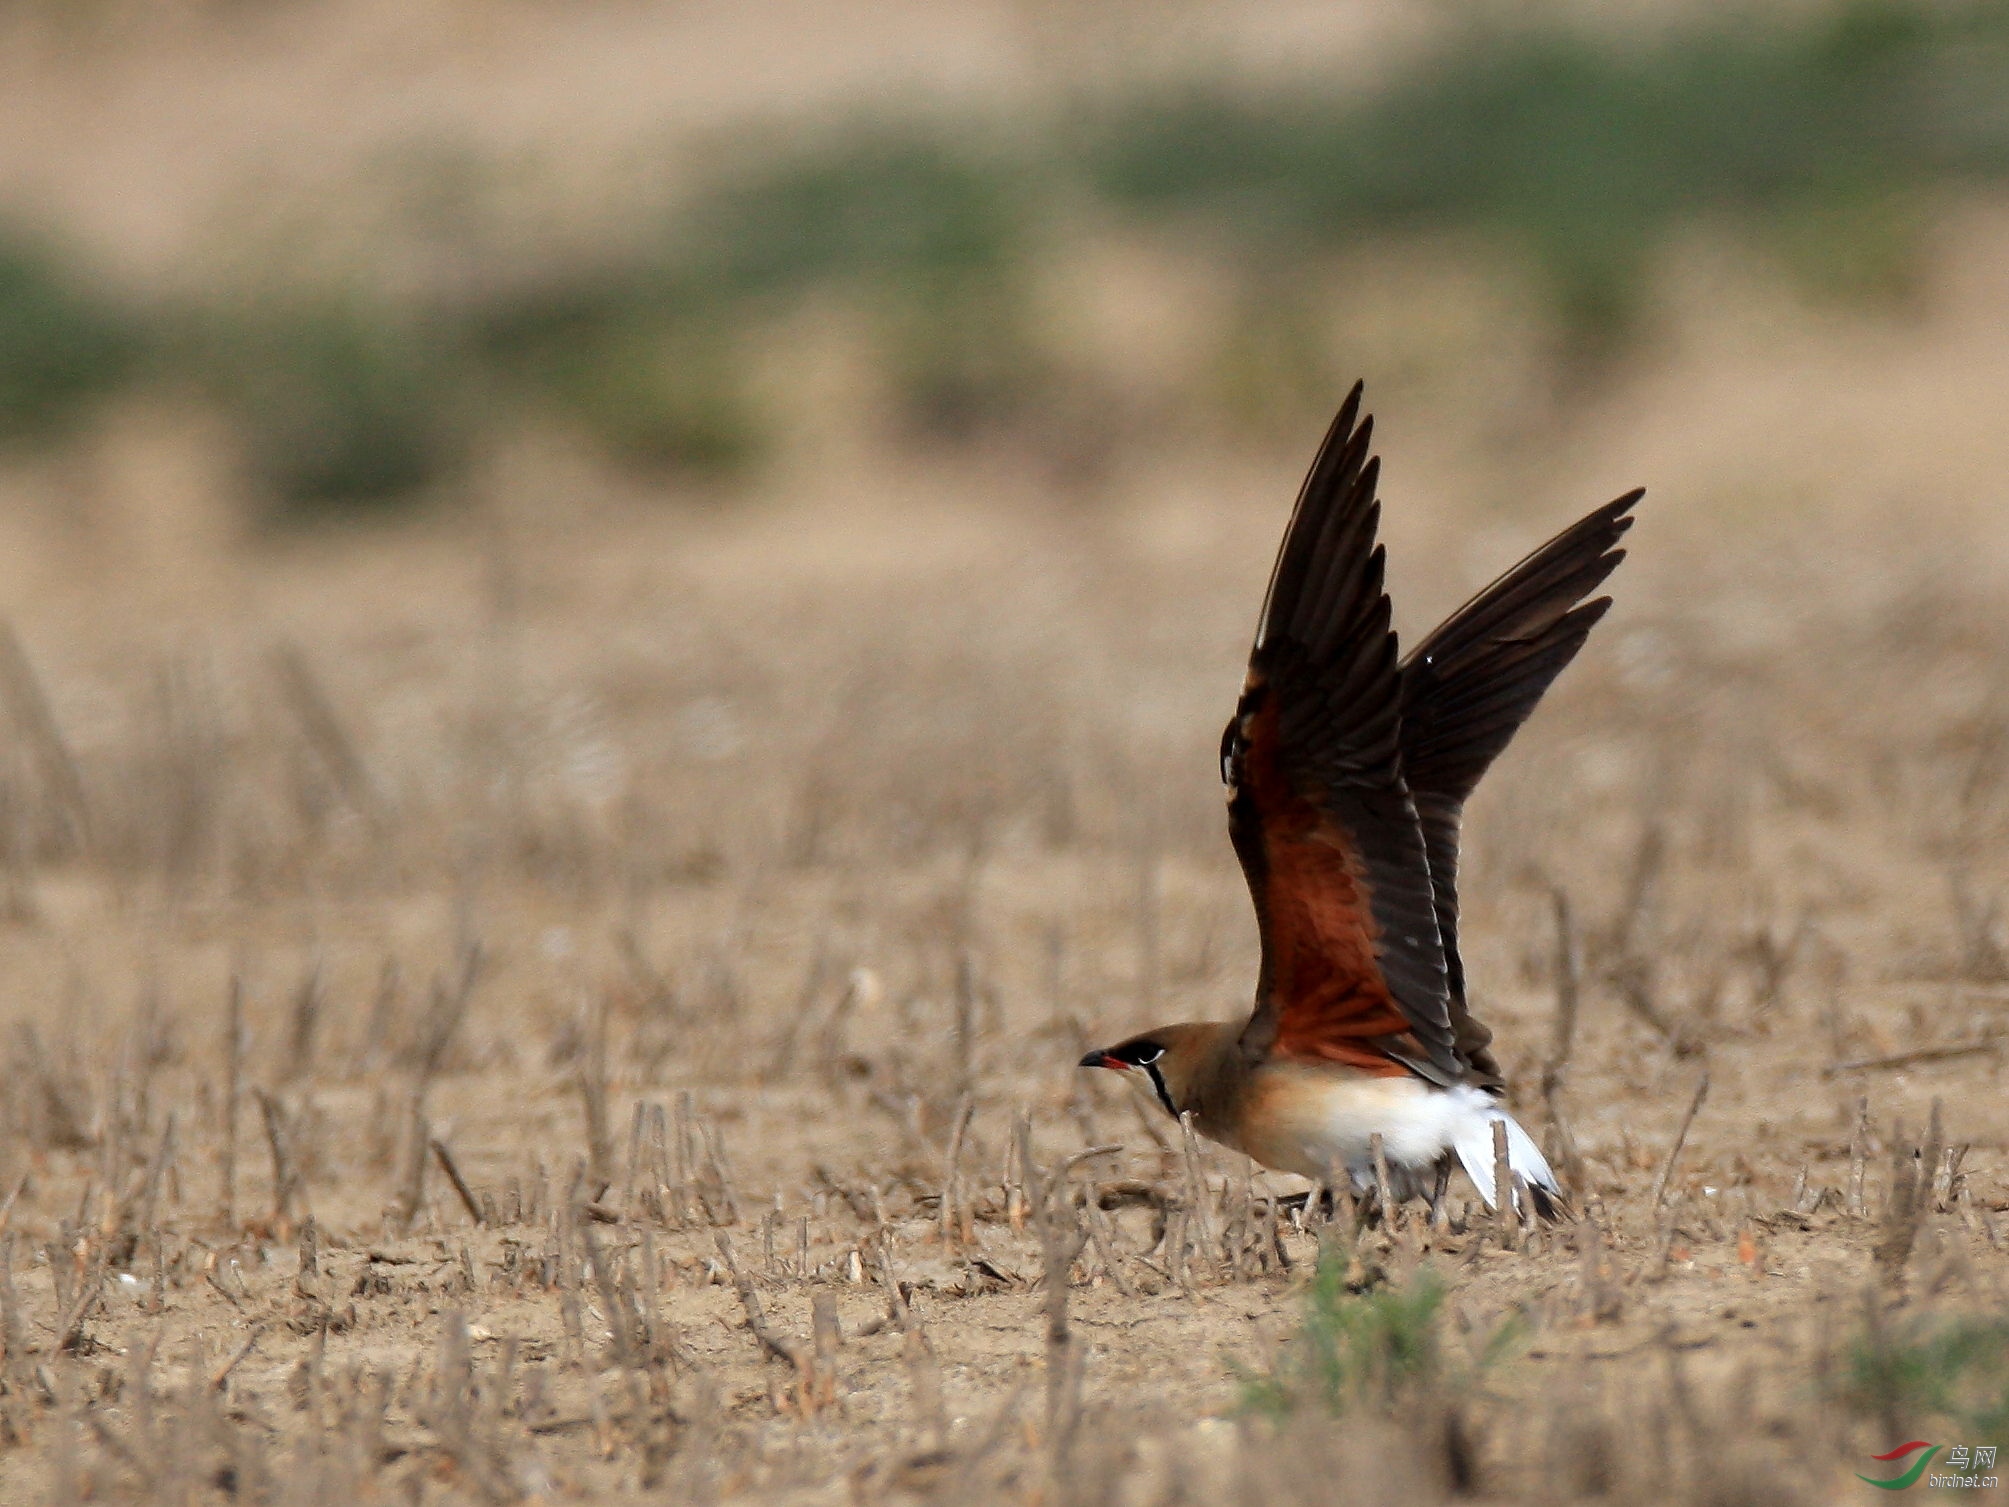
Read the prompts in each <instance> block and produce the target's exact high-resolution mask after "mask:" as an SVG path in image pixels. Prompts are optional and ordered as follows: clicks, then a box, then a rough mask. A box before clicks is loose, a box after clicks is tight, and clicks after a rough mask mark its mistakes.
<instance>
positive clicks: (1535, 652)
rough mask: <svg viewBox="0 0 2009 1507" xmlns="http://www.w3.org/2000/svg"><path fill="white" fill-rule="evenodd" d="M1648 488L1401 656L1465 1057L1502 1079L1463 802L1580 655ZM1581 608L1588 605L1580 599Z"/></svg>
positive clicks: (1405, 763)
mask: <svg viewBox="0 0 2009 1507" xmlns="http://www.w3.org/2000/svg"><path fill="white" fill-rule="evenodd" d="M1643 495H1645V494H1644V493H1643V492H1639V491H1633V492H1628V493H1626V494H1625V496H1623V497H1620V498H1618V499H1617V500H1616V501H1613V502H1609V503H1606V504H1605V505H1604V506H1603V507H1601V508H1599V509H1598V510H1597V511H1596V512H1594V513H1591V514H1589V515H1588V516H1586V517H1584V518H1582V519H1580V520H1579V521H1578V522H1576V523H1574V524H1572V525H1571V526H1570V527H1569V528H1566V529H1564V530H1563V531H1562V532H1561V533H1560V534H1558V535H1556V537H1555V538H1553V539H1551V540H1549V542H1548V543H1546V544H1544V545H1543V546H1542V547H1541V548H1540V549H1537V550H1536V551H1535V552H1534V553H1533V554H1531V555H1529V556H1528V557H1527V558H1526V559H1524V560H1522V561H1521V562H1520V564H1518V565H1516V566H1515V567H1514V568H1513V569H1512V570H1509V571H1508V572H1506V574H1504V575H1502V576H1501V577H1500V578H1499V579H1498V580H1497V581H1495V582H1493V584H1492V585H1490V586H1488V587H1487V588H1486V589H1485V590H1483V591H1481V592H1480V593H1479V594H1478V595H1476V596H1474V597H1473V598H1472V599H1471V600H1470V601H1469V602H1467V603H1466V604H1465V605H1464V606H1463V607H1460V608H1459V609H1458V610H1457V611H1456V612H1454V613H1452V614H1451V616H1450V617H1448V618H1446V619H1445V620H1444V622H1443V623H1442V624H1441V625H1440V626H1439V627H1438V628H1437V630H1436V631H1435V632H1433V633H1432V634H1431V635H1430V636H1429V637H1428V638H1426V639H1424V640H1423V642H1422V643H1420V644H1418V645H1417V646H1416V648H1415V649H1413V650H1411V651H1410V653H1409V655H1408V657H1407V658H1405V659H1404V660H1403V661H1402V665H1401V669H1400V672H1399V673H1400V677H1401V698H1400V709H1401V727H1402V732H1401V745H1402V748H1401V753H1402V772H1403V777H1404V779H1405V780H1406V781H1407V783H1408V786H1409V790H1410V794H1411V796H1412V798H1413V799H1414V800H1415V803H1416V811H1417V815H1418V817H1419V818H1420V819H1421V821H1422V826H1423V841H1424V846H1425V849H1426V851H1427V855H1428V859H1429V868H1430V883H1431V890H1432V893H1433V897H1434V899H1435V903H1436V912H1437V931H1438V935H1439V937H1440V938H1441V939H1442V942H1443V948H1444V964H1445V970H1446V973H1447V976H1448V983H1449V993H1450V1014H1451V1025H1452V1030H1453V1033H1454V1036H1455V1048H1456V1051H1457V1054H1458V1056H1459V1057H1460V1058H1461V1059H1463V1060H1464V1061H1465V1063H1466V1064H1467V1066H1468V1067H1469V1068H1470V1069H1471V1071H1472V1073H1473V1076H1475V1077H1476V1078H1478V1079H1480V1080H1491V1081H1495V1082H1497V1081H1498V1078H1499V1068H1498V1065H1497V1064H1496V1063H1495V1062H1494V1061H1493V1058H1492V1054H1491V1052H1490V1051H1488V1049H1487V1048H1488V1044H1489V1043H1490V1042H1491V1041H1492V1032H1490V1031H1488V1030H1487V1029H1486V1028H1485V1027H1484V1026H1483V1025H1481V1024H1479V1022H1477V1021H1476V1020H1474V1019H1473V1018H1472V1016H1471V1013H1470V1011H1468V1010H1467V1009H1466V1006H1465V970H1464V965H1463V963H1462V962H1461V960H1460V959H1459V956H1458V835H1459V826H1460V823H1461V822H1462V820H1463V817H1464V811H1465V800H1466V798H1467V797H1468V796H1470V795H1471V793H1472V790H1473V788H1474V787H1475V786H1476V785H1477V784H1478V783H1479V777H1480V776H1481V775H1483V774H1484V773H1485V772H1486V769H1487V766H1489V765H1490V764H1491V763H1492V762H1493V760H1494V759H1496V758H1498V757H1499V756H1500V753H1501V752H1502V751H1503V750H1504V749H1505V748H1506V746H1507V744H1508V743H1509V742H1510V741H1512V739H1513V736H1514V734H1515V732H1517V731H1518V730H1519V729H1520V726H1521V724H1522V723H1523V722H1525V721H1526V720H1527V718H1528V714H1529V713H1530V712H1532V711H1534V709H1535V705H1536V703H1537V702H1539V701H1540V700H1541V699H1542V694H1543V693H1544V692H1545V691H1547V690H1548V688H1549V686H1550V684H1551V683H1552V682H1553V681H1554V680H1555V678H1556V676H1558V675H1560V674H1561V673H1562V671H1563V667H1564V666H1565V665H1567V664H1568V663H1569V662H1570V661H1571V660H1572V659H1574V658H1575V657H1576V653H1577V650H1579V649H1581V648H1582V647H1583V644H1584V639H1585V638H1587V637H1588V636H1589V634H1590V630H1591V629H1592V628H1593V627H1595V626H1596V625H1597V621H1598V619H1599V618H1601V617H1603V616H1604V614H1605V610H1606V609H1607V608H1608V607H1610V606H1611V598H1610V597H1599V598H1598V599H1597V600H1595V601H1591V602H1585V601H1584V598H1585V597H1586V596H1589V595H1590V593H1591V592H1593V591H1595V590H1596V589H1597V588H1598V587H1599V586H1601V585H1602V584H1603V583H1604V580H1605V578H1606V577H1607V576H1609V575H1610V574H1611V573H1612V571H1613V570H1615V569H1617V567H1618V562H1619V561H1621V560H1623V559H1624V558H1625V551H1624V550H1622V549H1620V548H1618V542H1619V540H1620V539H1622V538H1623V537H1624V536H1625V531H1626V530H1627V529H1629V528H1631V527H1632V517H1631V512H1632V509H1633V508H1634V507H1635V506H1636V505H1637V504H1638V502H1639V499H1640V498H1641V497H1642V496H1643ZM1579 604H1581V605H1579Z"/></svg>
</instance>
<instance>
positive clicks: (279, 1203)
mask: <svg viewBox="0 0 2009 1507" xmlns="http://www.w3.org/2000/svg"><path fill="white" fill-rule="evenodd" d="M252 1092H253V1093H255V1094H256V1095H257V1096H258V1109H259V1113H260V1114H261V1115H262V1116H263V1117H264V1121H265V1145H266V1149H267V1150H269V1151H270V1152H271V1153H272V1222H273V1225H274V1226H275V1227H283V1226H284V1225H285V1222H286V1220H287V1219H288V1218H289V1217H291V1214H292V1209H293V1200H294V1196H295V1194H296V1193H297V1192H298V1191H299V1174H298V1171H297V1169H296V1168H295V1167H294V1165H293V1152H292V1147H291V1146H290V1145H289V1144H288V1141H287V1137H286V1116H285V1111H284V1110H282V1109H281V1108H280V1107H279V1101H278V1100H277V1099H274V1098H273V1097H272V1096H271V1095H270V1094H268V1093H266V1092H265V1090H264V1089H262V1088H261V1089H254V1090H252Z"/></svg>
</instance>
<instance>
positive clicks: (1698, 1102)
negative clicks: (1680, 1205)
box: [1647, 1068, 1709, 1213]
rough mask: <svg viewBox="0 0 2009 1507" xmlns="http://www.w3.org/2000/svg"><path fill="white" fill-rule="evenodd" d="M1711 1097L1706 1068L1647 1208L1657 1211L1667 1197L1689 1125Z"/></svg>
mask: <svg viewBox="0 0 2009 1507" xmlns="http://www.w3.org/2000/svg"><path fill="white" fill-rule="evenodd" d="M1708 1097H1709V1072H1708V1070H1707V1069H1706V1068H1705V1069H1704V1070H1703V1073H1702V1076H1701V1077H1700V1078H1699V1079H1697V1080H1696V1083H1695V1097H1694V1098H1692V1099H1690V1100H1689V1101H1688V1111H1687V1113H1686V1114H1684V1115H1682V1117H1681V1128H1680V1129H1678V1130H1676V1131H1675V1132H1674V1144H1673V1145H1672V1146H1669V1147H1668V1148H1667V1158H1666V1160H1665V1161H1663V1162H1662V1163H1661V1164H1660V1175H1659V1176H1658V1177H1656V1178H1654V1180H1653V1197H1652V1199H1651V1200H1650V1201H1649V1203H1648V1204H1647V1208H1648V1209H1649V1210H1651V1211H1653V1212H1655V1213H1657V1212H1659V1209H1660V1205H1661V1203H1662V1202H1663V1201H1665V1199H1666V1197H1667V1184H1668V1180H1669V1179H1670V1178H1672V1177H1673V1176H1674V1164H1675V1163H1676V1162H1678V1161H1680V1160H1681V1148H1682V1147H1683V1146H1684V1145H1686V1144H1687V1141H1688V1127H1689V1126H1691V1125H1693V1124H1694V1123H1695V1116H1696V1115H1697V1114H1698V1113H1699V1112H1700V1111H1701V1108H1702V1101H1703V1100H1704V1099H1706V1098H1708Z"/></svg>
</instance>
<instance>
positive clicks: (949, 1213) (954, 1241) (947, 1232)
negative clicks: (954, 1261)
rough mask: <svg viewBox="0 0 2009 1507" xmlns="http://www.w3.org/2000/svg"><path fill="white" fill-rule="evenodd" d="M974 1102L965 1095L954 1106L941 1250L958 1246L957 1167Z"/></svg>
mask: <svg viewBox="0 0 2009 1507" xmlns="http://www.w3.org/2000/svg"><path fill="white" fill-rule="evenodd" d="M976 1107H977V1106H976V1101H975V1100H974V1099H972V1098H971V1097H970V1096H969V1095H968V1094H967V1093H965V1094H964V1095H963V1097H962V1100H961V1101H960V1102H959V1103H958V1104H957V1105H956V1116H955V1124H954V1128H953V1129H952V1130H951V1131H950V1132H949V1159H948V1164H947V1166H946V1167H945V1168H944V1169H943V1171H942V1206H941V1210H940V1213H941V1224H942V1249H943V1250H945V1251H949V1250H954V1249H956V1248H957V1247H958V1246H959V1245H960V1244H961V1242H960V1240H959V1239H958V1225H957V1223H956V1192H957V1186H956V1184H957V1167H958V1165H959V1164H960V1163H961V1161H962V1159H963V1141H964V1139H965V1138H966V1137H967V1136H968V1135H969V1130H970V1117H971V1116H972V1115H973V1114H975V1113H976Z"/></svg>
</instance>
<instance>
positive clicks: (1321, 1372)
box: [1242, 1248, 1519, 1416]
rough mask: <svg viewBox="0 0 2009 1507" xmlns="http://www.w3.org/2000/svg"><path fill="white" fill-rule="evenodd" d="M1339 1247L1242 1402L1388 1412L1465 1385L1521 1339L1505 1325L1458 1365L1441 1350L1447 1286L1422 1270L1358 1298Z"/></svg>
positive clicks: (1254, 1406) (1323, 1256) (1322, 1261)
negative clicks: (1292, 1333)
mask: <svg viewBox="0 0 2009 1507" xmlns="http://www.w3.org/2000/svg"><path fill="white" fill-rule="evenodd" d="M1350 1264H1351V1263H1349V1262H1348V1261H1347V1259H1346V1258H1345V1257H1344V1256H1343V1255H1341V1254H1340V1253H1339V1252H1338V1251H1337V1250H1336V1249H1330V1248H1328V1249H1327V1250H1324V1251H1322V1252H1321V1253H1320V1255H1319V1261H1318V1268H1317V1271H1316V1272H1315V1273H1314V1274H1313V1277H1312V1282H1311V1288H1310V1290H1309V1291H1308V1292H1307V1293H1306V1294H1305V1308H1304V1322H1303V1325H1302V1326H1301V1327H1300V1328H1299V1330H1298V1333H1297V1336H1296V1338H1294V1339H1293V1340H1291V1341H1290V1342H1289V1344H1288V1345H1286V1346H1285V1347H1284V1349H1283V1351H1282V1353H1281V1354H1280V1356H1279V1357H1278V1359H1277V1363H1276V1366H1275V1367H1274V1368H1273V1369H1272V1370H1271V1371H1270V1372H1269V1374H1268V1375H1264V1376H1250V1377H1246V1378H1245V1379H1244V1382H1243V1393H1242V1398H1243V1404H1244V1406H1246V1407H1248V1408H1249V1409H1250V1410H1251V1411H1254V1412H1258V1413H1264V1414H1268V1415H1270V1416H1282V1415H1285V1414H1288V1413H1292V1412H1295V1411H1297V1410H1299V1409H1300V1408H1303V1407H1307V1406H1310V1407H1317V1408H1321V1409H1323V1410H1325V1411H1327V1412H1330V1413H1345V1412H1349V1411H1352V1410H1355V1409H1365V1410H1368V1411H1373V1412H1389V1411H1392V1410H1393V1409H1395V1408H1396V1407H1397V1406H1398V1405H1400V1404H1401V1403H1403V1402H1404V1401H1405V1400H1407V1399H1410V1398H1414V1397H1416V1396H1418V1395H1422V1394H1427V1393H1430V1392H1433V1391H1436V1390H1438V1389H1440V1388H1444V1387H1449V1386H1455V1385H1459V1384H1462V1383H1464V1382H1466V1381H1468V1380H1469V1379H1470V1378H1471V1377H1472V1376H1473V1375H1474V1374H1475V1373H1476V1372H1479V1371H1483V1370H1485V1369H1486V1368H1488V1367H1490V1366H1491V1365H1493V1364H1494V1363H1496V1362H1497V1361H1499V1360H1501V1359H1503V1358H1504V1357H1505V1356H1506V1355H1507V1353H1508V1352H1509V1351H1510V1350H1511V1348H1512V1346H1513V1343H1514V1341H1515V1339H1516V1338H1517V1336H1518V1334H1519V1327H1518V1325H1517V1324H1516V1323H1515V1322H1514V1321H1513V1320H1508V1321H1507V1322H1506V1323H1503V1324H1502V1325H1500V1326H1499V1328H1498V1329H1496V1330H1495V1331H1494V1332H1493V1334H1492V1336H1491V1337H1490V1338H1489V1339H1488V1340H1487V1341H1486V1342H1485V1344H1484V1346H1483V1347H1482V1349H1481V1351H1480V1353H1479V1355H1478V1357H1477V1360H1476V1362H1475V1363H1472V1364H1466V1363H1462V1362H1459V1361H1456V1360H1454V1359H1452V1358H1451V1357H1449V1356H1448V1355H1447V1354H1446V1351H1445V1346H1444V1343H1443V1310H1444V1301H1445V1290H1444V1284H1443V1283H1442V1281H1440V1280H1439V1279H1438V1277H1437V1276H1436V1275H1435V1274H1434V1273H1432V1272H1428V1271H1425V1272H1422V1273H1420V1274H1418V1275H1417V1276H1416V1277H1414V1278H1412V1279H1411V1280H1410V1281H1409V1282H1408V1283H1406V1284H1405V1285H1403V1286H1400V1287H1396V1286H1382V1287H1375V1288H1370V1289H1368V1290H1366V1291H1361V1292H1356V1291H1354V1290H1353V1288H1352V1287H1350V1286H1349V1285H1348V1280H1349V1277H1348V1272H1349V1267H1350Z"/></svg>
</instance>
